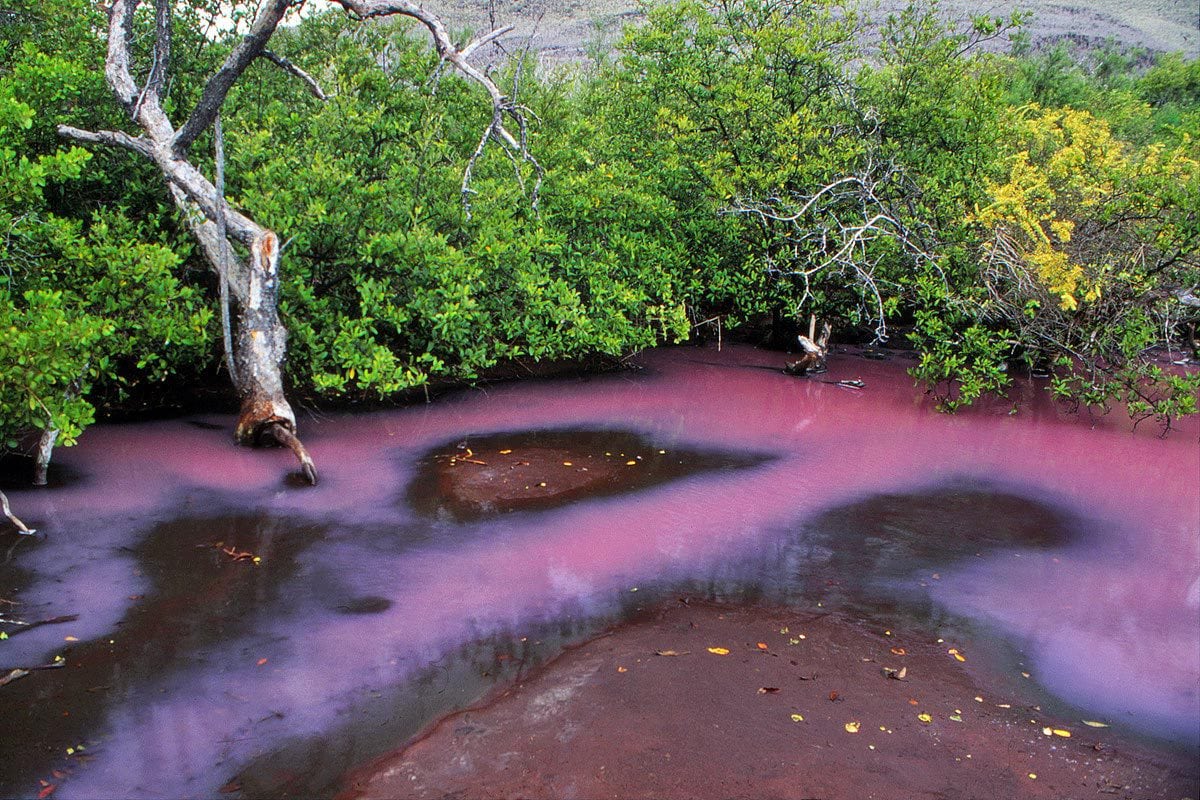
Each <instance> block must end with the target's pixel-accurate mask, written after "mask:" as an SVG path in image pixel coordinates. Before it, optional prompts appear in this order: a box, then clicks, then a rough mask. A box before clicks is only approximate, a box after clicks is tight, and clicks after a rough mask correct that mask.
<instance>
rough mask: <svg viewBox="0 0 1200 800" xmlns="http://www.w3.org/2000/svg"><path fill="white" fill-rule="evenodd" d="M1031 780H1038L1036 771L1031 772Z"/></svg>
mask: <svg viewBox="0 0 1200 800" xmlns="http://www.w3.org/2000/svg"><path fill="white" fill-rule="evenodd" d="M1029 780H1031V781H1036V780H1037V773H1036V772H1031V773H1029Z"/></svg>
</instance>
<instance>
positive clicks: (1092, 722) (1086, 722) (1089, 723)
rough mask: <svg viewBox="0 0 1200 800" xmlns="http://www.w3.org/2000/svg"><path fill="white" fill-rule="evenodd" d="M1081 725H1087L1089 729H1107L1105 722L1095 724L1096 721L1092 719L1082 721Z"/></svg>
mask: <svg viewBox="0 0 1200 800" xmlns="http://www.w3.org/2000/svg"><path fill="white" fill-rule="evenodd" d="M1083 724H1084V725H1087V726H1088V727H1089V728H1107V727H1108V723H1107V722H1096V720H1094V719H1085V720H1083Z"/></svg>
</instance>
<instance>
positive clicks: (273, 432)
mask: <svg viewBox="0 0 1200 800" xmlns="http://www.w3.org/2000/svg"><path fill="white" fill-rule="evenodd" d="M268 434H269V435H270V436H272V437H274V439H275V441H277V442H279V443H280V444H281V445H283V446H284V447H286V448H288V449H289V450H291V451H292V452H293V453H295V454H296V460H297V461H299V462H300V472H301V473H303V475H304V478H305V479H306V480H307V481H308V482H309V483H310V484H312V485H313V486H316V485H317V466H316V464H314V463H313V460H312V456H310V455H309V454H308V450H306V449H305V448H304V443H303V442H301V441H300V438H299V437H298V436H296V434H295V433H293V432H292V430H291V428H289V427H287V426H286V425H284V424H283V423H282V422H273V423H271V424H270V425H268V426H266V427H265V428H264V429H263V435H264V437H265V436H266V435H268Z"/></svg>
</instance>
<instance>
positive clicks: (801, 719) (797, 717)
mask: <svg viewBox="0 0 1200 800" xmlns="http://www.w3.org/2000/svg"><path fill="white" fill-rule="evenodd" d="M792 722H804V717H802V716H800V715H799V714H792Z"/></svg>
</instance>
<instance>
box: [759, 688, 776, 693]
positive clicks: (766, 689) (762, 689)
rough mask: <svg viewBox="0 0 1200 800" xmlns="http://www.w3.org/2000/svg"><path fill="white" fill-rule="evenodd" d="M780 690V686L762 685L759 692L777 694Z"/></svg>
mask: <svg viewBox="0 0 1200 800" xmlns="http://www.w3.org/2000/svg"><path fill="white" fill-rule="evenodd" d="M778 691H779V687H778V686H761V687H759V690H758V693H759V694H775V692H778Z"/></svg>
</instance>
